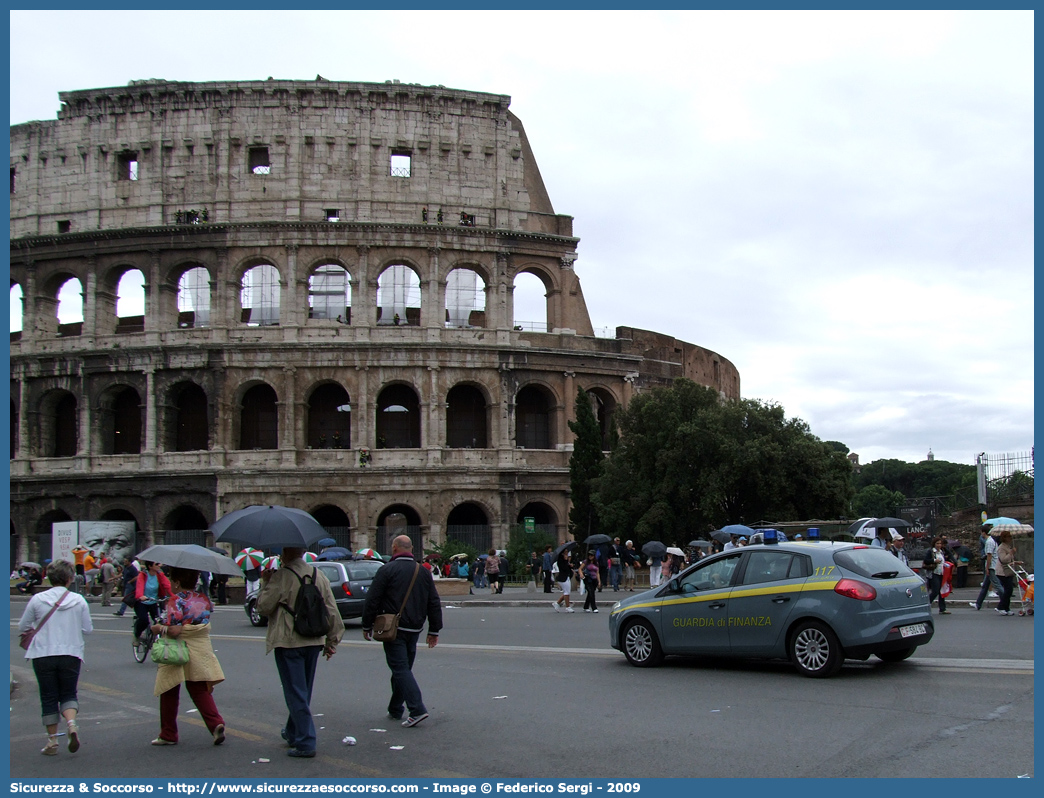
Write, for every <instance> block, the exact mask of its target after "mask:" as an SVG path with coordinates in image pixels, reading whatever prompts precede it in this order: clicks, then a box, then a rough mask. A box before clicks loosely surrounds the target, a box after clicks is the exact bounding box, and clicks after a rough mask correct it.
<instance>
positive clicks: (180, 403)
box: [171, 382, 210, 452]
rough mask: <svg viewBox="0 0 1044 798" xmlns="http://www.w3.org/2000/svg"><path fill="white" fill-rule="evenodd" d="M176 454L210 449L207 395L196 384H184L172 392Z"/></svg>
mask: <svg viewBox="0 0 1044 798" xmlns="http://www.w3.org/2000/svg"><path fill="white" fill-rule="evenodd" d="M171 406H172V410H173V419H172V421H173V423H172V424H171V427H172V432H173V441H172V445H171V450H172V451H175V452H198V451H205V450H207V449H209V448H210V423H209V420H208V413H207V394H206V392H205V391H204V390H203V389H202V388H200V387H199V386H198V385H196V384H195V383H194V382H183V383H179V384H178V385H175V386H174V388H173V389H172V390H171Z"/></svg>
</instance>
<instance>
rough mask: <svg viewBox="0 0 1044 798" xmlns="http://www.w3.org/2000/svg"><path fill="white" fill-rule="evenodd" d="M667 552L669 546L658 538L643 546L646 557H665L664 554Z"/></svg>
mask: <svg viewBox="0 0 1044 798" xmlns="http://www.w3.org/2000/svg"><path fill="white" fill-rule="evenodd" d="M666 553H667V547H666V546H664V545H663V544H662V543H660V541H658V540H650V541H649V542H648V543H646V544H645V545H644V546H642V554H644V555H645V556H646V557H658V558H660V559H663V555H665V554H666Z"/></svg>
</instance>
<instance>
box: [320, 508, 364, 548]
mask: <svg viewBox="0 0 1044 798" xmlns="http://www.w3.org/2000/svg"><path fill="white" fill-rule="evenodd" d="M310 515H311V516H312V518H314V519H315V520H316V521H318V522H319V525H320V526H321V527H322V528H323V529H325V530H326V531H327V533H329V535H330V537H331V538H333V539H334V541H335V542H334V543H333V545H334V546H341V547H343V548H346V549H348V551H353V550H354V549H353V546H352V522H351V519H349V518H348V513H346V512H345V511H344V510H342V509H341V508H340V507H335V506H334V505H332V504H324V505H322V506H321V507H316V508H315V509H314V510H311V511H310ZM330 545H331V544H329V543H327V544H326V546H313V547H312V548H313V549H315V550H316V551H319V550H320V549H324V548H328V547H329V546H330Z"/></svg>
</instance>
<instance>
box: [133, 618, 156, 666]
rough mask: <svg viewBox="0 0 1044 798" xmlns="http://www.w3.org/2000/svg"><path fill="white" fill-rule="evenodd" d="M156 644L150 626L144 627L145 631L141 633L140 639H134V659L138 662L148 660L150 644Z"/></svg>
mask: <svg viewBox="0 0 1044 798" xmlns="http://www.w3.org/2000/svg"><path fill="white" fill-rule="evenodd" d="M155 642H156V633H155V632H153V631H152V625H151V624H150V625H149V626H146V627H145V631H144V632H142V633H141V637H136V638H134V659H136V660H137V661H138V662H144V661H145V660H146V659H148V658H149V652H150V651H151V650H152V644H153V643H155Z"/></svg>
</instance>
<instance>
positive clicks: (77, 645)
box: [18, 560, 94, 756]
mask: <svg viewBox="0 0 1044 798" xmlns="http://www.w3.org/2000/svg"><path fill="white" fill-rule="evenodd" d="M47 578H48V580H49V581H50V582H51V585H53V587H52V588H51V589H50V590H47V591H45V592H43V593H37V594H36V595H35V596H33V597H32V598H31V599H30V600H29V605H28V606H27V607H26V608H25V612H23V613H22V618H21V620H19V621H18V631H19V632H25V631H28V630H29V629H35V630H36V634H35V635H34V636H33V641H32V643H30V644H29V648H28V649H27V650H26V652H25V658H26V659H28V660H32V663H33V673H34V674H35V675H36V684H37V685H38V686H39V688H40V711H41V714H42V716H43V725H44V726H45V727H46V728H47V744H46V745H45V746H44V747H43V748H42V749H41V751H40V753H41V754H44V755H46V756H55V755H56V754H57V753H58V718H59V716H60V717H62V718H64V719H65V733H66V734H67V735H68V739H69V752H70V753H76V751H78V750H79V748H80V729H79V727H78V726H77V725H76V713H77V711H78V710H79V707H80V705H79V703H78V702H77V700H76V685H77V683H78V682H79V679H80V665H81V664H82V663H83V636H84V635H88V634H90V633H91V632H92V631H93V630H94V626H93V625H92V624H91V611H90V608H89V607H88V606H87V601H86V600H85V599H84V598H83V596H81V595H79V594H78V593H75V592H73V591H70V590H69V584H70V583H71V582H72V581H73V579H75V578H76V573H75V571H73V566H72V563H70V562H66V561H65V560H56V561H55V562H53V563H51V565H50V567H48V569H47Z"/></svg>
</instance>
